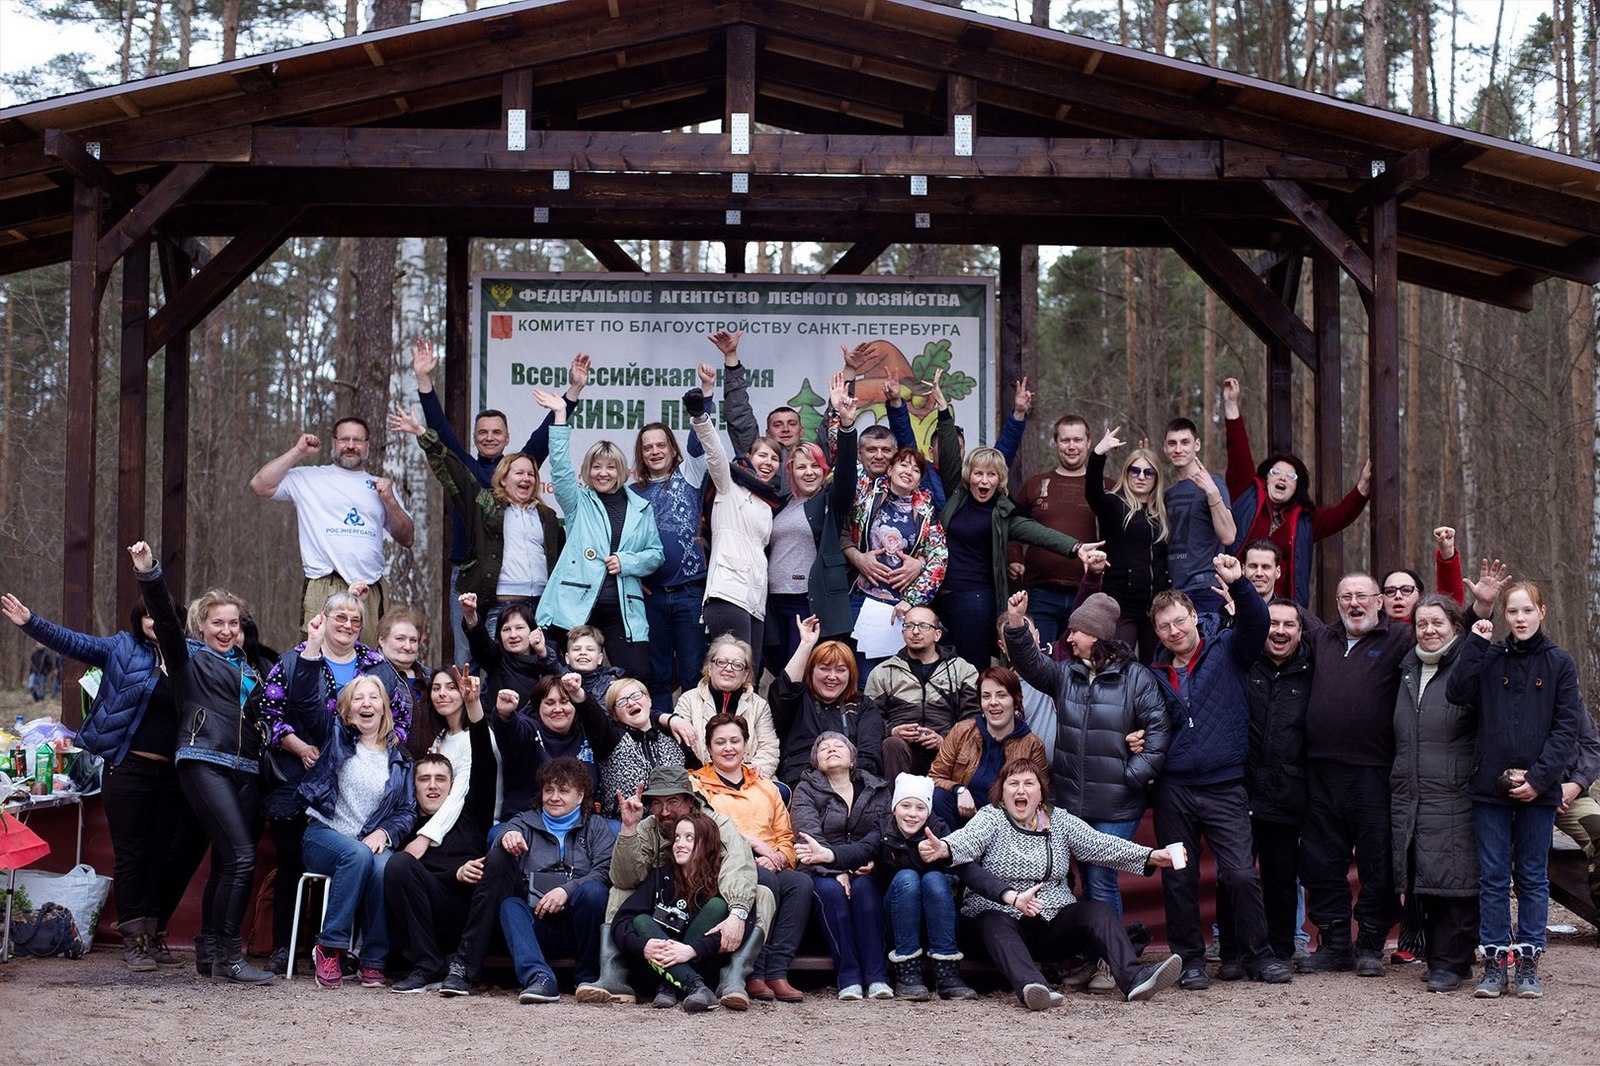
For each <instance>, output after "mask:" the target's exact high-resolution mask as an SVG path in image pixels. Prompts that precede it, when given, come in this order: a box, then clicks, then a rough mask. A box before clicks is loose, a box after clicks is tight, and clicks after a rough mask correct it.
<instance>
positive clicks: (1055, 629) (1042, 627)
mask: <svg viewBox="0 0 1600 1066" xmlns="http://www.w3.org/2000/svg"><path fill="white" fill-rule="evenodd" d="M1077 595H1078V590H1077V589H1069V588H1066V587H1064V586H1061V585H1036V586H1034V587H1033V588H1031V589H1029V590H1028V617H1029V618H1031V619H1033V625H1034V628H1035V629H1037V630H1038V631H1039V643H1041V644H1054V643H1055V642H1056V638H1057V637H1059V636H1061V635H1063V634H1064V633H1066V631H1067V619H1068V618H1070V617H1071V616H1072V601H1073V600H1075V599H1076V598H1077Z"/></svg>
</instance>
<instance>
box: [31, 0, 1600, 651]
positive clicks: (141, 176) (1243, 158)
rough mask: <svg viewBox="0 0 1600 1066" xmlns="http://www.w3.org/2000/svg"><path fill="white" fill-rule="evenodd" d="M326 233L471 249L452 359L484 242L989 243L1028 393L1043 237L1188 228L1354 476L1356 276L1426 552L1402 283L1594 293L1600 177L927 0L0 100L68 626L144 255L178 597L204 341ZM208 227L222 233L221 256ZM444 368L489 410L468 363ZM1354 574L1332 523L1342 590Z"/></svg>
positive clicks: (1329, 449)
mask: <svg viewBox="0 0 1600 1066" xmlns="http://www.w3.org/2000/svg"><path fill="white" fill-rule="evenodd" d="M718 121H720V123H721V131H720V132H716V133H698V132H688V133H686V132H682V130H683V128H685V127H693V126H695V125H697V124H704V123H715V122H718ZM763 130H781V131H784V132H762V131H763ZM295 235H324V236H344V235H350V236H370V235H389V236H406V235H416V236H442V237H444V238H446V242H447V249H448V256H447V261H448V266H447V270H448V275H449V276H448V292H449V299H448V306H447V349H448V351H449V352H450V353H451V354H455V353H458V352H459V353H464V352H465V351H466V347H467V336H468V311H467V297H468V262H469V259H468V246H469V242H470V241H471V239H472V238H473V237H476V236H493V237H550V238H567V239H575V240H579V241H581V242H582V243H583V244H584V245H585V246H586V247H587V248H588V249H589V250H590V251H591V252H592V253H593V254H594V255H595V257H596V258H597V259H598V260H599V262H600V263H601V264H602V265H603V266H604V267H605V268H606V269H608V270H613V271H639V270H640V269H641V268H640V266H639V264H638V263H636V262H635V261H634V260H633V259H632V257H630V256H629V254H628V253H627V252H626V251H625V250H624V249H623V248H622V246H621V245H620V244H619V243H618V241H620V240H625V239H673V238H694V239H710V240H719V241H721V242H723V243H724V245H725V247H726V250H727V262H728V263H729V264H730V269H735V270H736V269H739V268H740V265H741V264H742V263H743V262H744V261H745V250H746V246H747V242H749V241H752V240H764V241H777V240H796V241H845V242H853V243H852V246H851V247H850V249H849V251H848V252H846V253H845V254H844V255H843V256H842V257H841V258H840V259H839V261H838V262H837V263H835V264H834V265H833V267H832V268H831V271H830V272H832V273H857V272H860V271H862V270H864V269H866V268H868V267H869V266H870V265H871V264H872V263H873V261H874V260H875V259H876V258H877V257H878V256H879V255H880V254H882V252H883V251H884V250H885V249H886V248H887V247H888V246H889V245H891V244H893V243H919V242H936V243H987V244H995V245H998V247H999V250H1000V262H1001V268H1000V289H999V292H1000V301H1001V313H1000V324H1001V325H1000V348H1001V362H1000V367H1001V373H1002V375H1003V377H1004V378H1005V379H1006V380H1009V379H1011V378H1013V377H1014V376H1016V375H1017V373H1018V372H1019V367H1020V361H1021V357H1022V353H1021V337H1020V330H1021V306H1022V303H1021V299H1022V290H1021V287H1020V285H1019V281H1020V275H1021V262H1022V255H1021V248H1022V246H1023V244H1025V243H1032V244H1063V245H1097V246H1105V245H1109V246H1153V247H1171V248H1174V249H1176V250H1177V252H1178V253H1179V254H1180V255H1181V256H1182V257H1183V258H1184V259H1185V260H1186V261H1187V262H1188V263H1189V264H1190V266H1192V267H1193V268H1194V269H1195V270H1196V271H1197V272H1198V273H1199V275H1200V276H1201V277H1202V278H1203V279H1204V280H1205V281H1206V283H1207V284H1208V285H1210V286H1211V287H1212V288H1213V289H1214V290H1215V291H1216V292H1217V293H1218V294H1219V296H1220V297H1221V298H1222V299H1223V300H1225V301H1226V302H1227V304H1228V305H1229V306H1230V307H1231V308H1232V309H1233V310H1234V312H1235V313H1236V314H1238V315H1239V317H1240V318H1241V319H1242V320H1243V321H1244V322H1245V323H1246V324H1247V325H1248V326H1249V327H1250V328H1251V329H1252V330H1253V331H1254V332H1255V333H1256V334H1257V335H1258V336H1259V337H1260V338H1261V339H1262V340H1263V342H1264V343H1265V344H1266V347H1267V361H1268V365H1269V374H1268V379H1269V382H1270V385H1269V389H1268V403H1269V419H1268V423H1269V427H1270V438H1271V446H1272V447H1274V448H1279V447H1285V446H1287V443H1288V440H1289V429H1290V410H1291V404H1290V399H1291V397H1290V382H1291V373H1290V370H1291V360H1292V359H1296V358H1297V359H1300V360H1301V361H1302V362H1304V363H1305V364H1306V366H1308V367H1309V368H1310V369H1311V371H1312V372H1313V374H1314V375H1315V381H1316V412H1317V426H1316V441H1317V444H1316V464H1315V465H1316V470H1317V473H1318V478H1319V485H1318V491H1319V493H1320V494H1321V496H1322V497H1323V498H1336V497H1338V496H1339V495H1341V494H1342V492H1343V487H1344V480H1343V471H1342V469H1341V462H1340V444H1341V437H1342V435H1343V432H1344V427H1343V417H1342V411H1341V405H1340V395H1341V382H1340V345H1341V343H1342V339H1341V337H1340V316H1339V299H1340V297H1339V289H1340V275H1341V273H1342V274H1344V275H1348V277H1349V278H1350V279H1351V281H1353V283H1354V286H1355V288H1356V289H1357V291H1359V293H1360V296H1361V299H1362V300H1363V302H1364V304H1365V307H1366V317H1367V322H1368V331H1369V336H1368V338H1367V343H1368V345H1369V350H1370V364H1369V365H1370V375H1371V381H1370V395H1371V404H1370V426H1369V427H1368V430H1367V432H1368V435H1369V438H1370V445H1371V450H1372V454H1373V457H1374V460H1375V467H1376V475H1375V479H1374V482H1375V483H1374V495H1373V502H1372V523H1371V530H1372V546H1373V555H1374V558H1375V559H1378V560H1390V561H1397V560H1398V558H1399V556H1398V549H1399V532H1400V526H1399V513H1400V499H1399V489H1400V480H1399V474H1400V464H1401V456H1400V454H1399V441H1400V437H1399V392H1398V353H1397V348H1398V336H1397V332H1398V331H1397V293H1396V289H1397V283H1398V282H1399V281H1401V280H1404V281H1407V282H1411V283H1414V284H1417V285H1421V286H1426V287H1429V288H1433V289H1437V290H1441V291H1444V292H1449V293H1457V294H1461V295H1464V296H1468V297H1472V298H1474V299H1477V300H1482V301H1486V302H1488V303H1492V304H1496V305H1499V306H1504V307H1511V308H1517V309H1520V310H1527V309H1528V308H1530V307H1531V306H1532V300H1533V288H1534V286H1535V285H1537V284H1538V283H1540V282H1541V281H1543V280H1545V279H1546V278H1551V277H1555V278H1564V279H1570V280H1574V281H1580V282H1584V283H1586V284H1593V283H1595V282H1597V281H1600V166H1596V165H1595V164H1593V163H1589V162H1586V161H1583V160H1579V159H1574V158H1571V157H1567V156H1562V155H1558V154H1555V153H1552V152H1547V151H1543V150H1539V149H1535V148H1530V147H1527V146H1524V145H1519V144H1514V143H1511V142H1508V141H1503V140H1498V139H1495V138H1492V137H1485V136H1481V135H1479V134H1476V133H1472V132H1469V131H1466V130H1461V129H1456V128H1453V127H1449V126H1444V125H1440V124H1438V123H1433V122H1426V121H1422V120H1419V119H1415V118H1411V117H1408V116H1405V115H1401V114H1397V113H1393V112H1389V111H1383V110H1378V109H1374V108H1369V107H1363V106H1359V105H1356V104H1351V103H1348V102H1345V101H1341V100H1335V99H1330V98H1327V97H1323V96H1318V95H1315V94H1312V93H1308V92H1302V91H1299V90H1296V89H1293V88H1289V87H1286V86H1282V85H1278V84H1274V83H1271V82H1266V81H1260V80H1257V79H1253V78H1248V77H1243V76H1240V75H1237V74H1231V73H1228V72H1226V71H1221V70H1215V69H1212V68H1208V67H1204V66H1199V65H1195V64H1192V63H1186V62H1179V61H1176V60H1172V59H1168V58H1164V57H1161V56H1156V55H1150V54H1147V53H1144V52H1138V51H1134V50H1130V49H1127V48H1121V47H1117V46H1114V45H1108V44H1103V43H1101V42H1098V41H1094V40H1089V39H1086V38H1082V37H1074V36H1071V35H1068V34H1063V33H1059V32H1055V31H1051V30H1045V29H1038V28H1034V27H1030V26H1025V25H1019V24H1017V23H1013V22H1008V21H1004V20H999V19H994V18H988V17H983V16H979V15H973V14H970V13H967V12H964V11H960V10H956V9H951V8H948V7H943V6H937V5H934V4H929V3H923V2H920V0H528V2H524V3H516V4H512V5H509V6H505V7H497V8H492V9H489V10H485V11H479V12H475V13H470V14H465V15H460V16H456V17H453V18H447V19H442V20H438V21H434V22H429V23H425V24H419V25H413V26H407V27H402V28H398V29H393V30H387V31H382V32H374V33H368V34H364V35H361V36H358V37H353V38H345V39H340V40H336V41H330V42H328V43H326V44H319V45H312V46H308V47H304V48H297V49H293V50H289V51H283V52H276V53H272V54H269V55H261V56H253V57H250V58H246V59H240V60H237V61H234V62H230V63H224V64H219V65H215V66H209V67H204V68H199V69H193V70H188V71H184V72H181V73H177V74H171V75H167V76H163V77H158V78H152V79H149V80H145V81H139V82H133V83H130V84H125V85H118V86H114V87H110V88H105V89H97V90H93V91H89V92H82V93H76V94H73V95H70V96H65V97H60V98H56V99H50V100H43V101H38V102H35V103H29V104H24V105H21V106H18V107H12V108H8V109H4V110H0V273H6V272H12V271H18V270H24V269H28V268H30V267H37V266H42V265H45V264H50V263H57V262H61V261H63V260H70V261H71V264H72V267H71V319H70V330H69V400H70V405H71V411H70V416H69V427H70V428H69V433H68V436H67V471H68V474H67V485H68V486H70V487H71V488H70V491H69V492H68V493H67V497H66V521H65V552H64V559H65V566H64V575H63V586H64V607H65V618H64V620H65V622H66V624H67V625H69V626H72V627H74V628H78V629H83V628H86V626H87V622H88V618H89V606H90V604H91V602H92V601H93V595H94V588H93V569H92V565H91V563H92V554H93V553H92V547H93V545H94V542H95V538H96V536H97V532H96V530H95V528H94V518H93V516H94V505H95V493H96V486H95V484H94V480H93V478H92V477H91V476H90V473H89V472H90V471H92V470H93V469H94V458H95V456H94V452H95V434H94V432H93V427H94V426H95V424H96V422H97V420H98V418H99V411H98V409H97V401H96V396H97V388H96V384H97V382H96V378H97V368H98V366H99V352H98V350H97V348H98V345H99V337H100V314H101V307H102V302H103V300H102V298H103V295H104V290H105V288H106V286H107V284H108V281H109V279H110V276H111V272H112V269H113V267H115V266H116V265H117V264H118V263H119V262H120V263H122V264H123V271H122V303H121V321H122V331H121V342H120V343H121V401H120V410H119V416H120V420H121V421H120V440H121V459H120V471H121V473H120V477H119V481H118V485H117V502H118V507H117V513H118V529H117V531H116V536H117V537H118V538H119V542H121V543H128V542H130V541H131V540H133V539H135V538H136V537H137V536H138V535H139V533H140V532H141V531H142V530H144V529H145V528H146V526H145V513H146V509H147V501H146V499H145V491H144V477H143V472H144V469H145V462H146V456H145V440H146V422H147V412H148V395H147V383H148V373H147V366H148V361H149V360H150V359H151V358H152V357H154V356H155V355H156V354H157V353H163V357H164V358H165V360H166V375H165V410H166V412H167V419H166V427H165V435H164V441H163V448H162V452H163V454H162V464H163V470H164V476H163V481H162V485H163V488H162V500H161V520H162V521H161V547H162V553H163V562H164V564H165V565H166V567H167V568H168V569H169V570H171V571H174V572H176V574H177V578H178V581H179V582H180V584H181V583H182V581H183V576H184V556H185V533H184V531H185V527H186V506H187V504H186V500H185V484H184V482H185V467H186V463H187V432H186V431H187V412H188V406H187V403H188V362H189V336H190V333H191V331H192V330H193V329H194V328H195V326H196V325H197V324H198V323H199V322H200V321H201V320H202V319H203V318H204V317H205V316H206V314H207V313H208V312H209V311H211V310H212V309H213V308H215V307H216V306H217V305H218V304H219V303H220V302H221V301H222V300H224V299H225V298H226V297H227V295H228V294H229V293H230V292H231V291H233V289H234V288H236V287H237V286H238V285H239V284H240V283H241V282H243V281H244V280H245V279H246V278H247V277H248V276H249V275H250V274H251V272H252V271H253V270H254V269H256V267H258V266H259V265H260V264H262V263H263V262H264V261H265V260H266V259H267V258H268V257H269V256H271V255H272V254H273V251H274V250H275V249H276V248H277V247H278V246H279V244H280V242H282V241H283V240H284V239H285V238H287V237H290V236H295ZM200 236H205V237H225V238H228V243H227V244H226V245H225V246H224V247H223V248H222V249H221V250H220V251H219V252H218V253H217V254H215V255H209V256H208V255H206V254H205V253H204V251H203V248H202V246H201V245H200V244H199V243H198V242H197V241H196V240H195V238H196V237H200ZM1237 249H1247V250H1249V252H1248V253H1246V254H1245V255H1243V256H1242V255H1241V254H1240V252H1238V251H1236V250H1237ZM152 250H154V252H155V253H156V262H157V263H158V264H159V271H160V277H161V281H162V285H161V291H162V292H163V293H164V300H163V302H162V303H161V305H160V306H159V307H158V308H155V309H154V310H152V308H151V306H150V298H149V291H150V289H151V284H150V281H151V278H150V272H151V269H152V257H151V252H152ZM1307 262H1309V264H1310V270H1311V277H1312V281H1313V285H1312V291H1313V293H1314V296H1313V301H1312V302H1313V306H1312V307H1311V308H1309V309H1307V310H1308V312H1309V313H1302V312H1301V311H1299V310H1297V308H1296V306H1295V303H1296V297H1297V294H1298V292H1299V290H1300V283H1299V282H1300V276H1301V271H1302V269H1303V268H1304V264H1305V263H1307ZM446 366H447V367H448V368H450V369H449V372H448V375H447V381H446V397H447V404H448V407H449V409H450V411H451V414H452V417H453V418H455V419H456V420H457V424H460V423H461V422H462V421H464V420H465V418H466V415H467V411H466V402H467V395H466V381H465V380H464V374H463V373H462V371H464V368H465V366H466V359H465V358H456V359H450V360H448V361H447V363H446ZM1342 565H1343V560H1342V554H1341V551H1340V549H1339V547H1338V546H1337V541H1336V540H1335V541H1330V542H1328V543H1327V544H1326V545H1325V547H1324V549H1323V552H1322V576H1323V582H1322V584H1323V586H1324V588H1330V587H1331V585H1332V582H1331V581H1330V580H1329V578H1330V576H1332V575H1336V574H1337V573H1338V572H1339V571H1340V569H1341V568H1342ZM121 569H122V570H124V571H125V568H121ZM124 580H125V582H126V587H123V588H121V589H120V590H119V591H120V593H121V595H122V597H124V598H128V599H131V598H132V595H133V588H132V584H131V577H125V579H124Z"/></svg>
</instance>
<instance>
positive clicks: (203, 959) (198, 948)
mask: <svg viewBox="0 0 1600 1066" xmlns="http://www.w3.org/2000/svg"><path fill="white" fill-rule="evenodd" d="M215 939H216V938H215V937H213V936H212V935H211V934H210V933H200V934H198V935H197V936H196V937H195V938H194V972H195V973H197V974H199V975H200V976H201V977H210V976H211V956H212V949H213V945H214V942H215Z"/></svg>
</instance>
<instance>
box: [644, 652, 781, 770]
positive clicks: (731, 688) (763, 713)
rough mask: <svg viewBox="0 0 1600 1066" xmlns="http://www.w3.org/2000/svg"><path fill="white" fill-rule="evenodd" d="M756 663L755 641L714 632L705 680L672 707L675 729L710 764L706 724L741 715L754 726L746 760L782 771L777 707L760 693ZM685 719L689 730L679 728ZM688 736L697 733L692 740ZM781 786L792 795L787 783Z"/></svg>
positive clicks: (703, 762)
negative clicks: (774, 718) (716, 718)
mask: <svg viewBox="0 0 1600 1066" xmlns="http://www.w3.org/2000/svg"><path fill="white" fill-rule="evenodd" d="M754 663H755V659H754V658H753V657H752V656H751V654H750V645H748V644H746V643H745V642H744V641H742V640H740V639H738V638H737V637H731V636H729V635H728V634H726V633H724V634H723V635H722V636H720V637H713V638H712V640H711V648H710V650H709V651H707V652H706V665H705V670H704V671H703V672H702V674H701V678H700V683H699V684H698V685H696V686H695V687H694V688H686V689H684V690H683V695H681V696H679V697H678V702H677V705H676V706H674V707H673V708H672V726H673V730H672V734H673V736H675V737H677V738H678V739H679V740H680V741H681V742H682V743H683V744H684V746H685V747H691V746H692V747H693V750H694V755H695V758H697V759H699V760H700V764H701V765H702V766H708V765H710V763H711V752H710V750H709V749H707V747H706V723H707V722H709V721H711V719H712V716H714V715H718V714H732V715H737V716H738V717H740V718H743V719H744V720H745V724H746V725H747V726H749V727H750V739H749V741H748V742H747V743H746V744H745V749H744V761H745V764H746V765H748V766H749V767H751V768H752V769H753V770H755V771H756V772H757V773H759V774H760V775H761V776H762V777H772V776H773V775H774V774H776V773H777V772H778V758H779V754H780V753H779V751H778V729H777V727H776V726H775V725H773V722H772V707H771V706H770V705H769V704H768V703H767V701H766V700H764V699H762V698H761V697H760V696H759V695H757V694H756V690H755V677H754V670H755V666H754ZM680 723H681V724H682V725H687V726H688V729H680V728H679V727H680ZM686 735H688V736H692V745H691V741H690V740H688V739H685V737H686ZM778 788H779V791H781V792H783V793H784V799H785V800H787V799H788V789H787V787H786V786H783V785H779V786H778Z"/></svg>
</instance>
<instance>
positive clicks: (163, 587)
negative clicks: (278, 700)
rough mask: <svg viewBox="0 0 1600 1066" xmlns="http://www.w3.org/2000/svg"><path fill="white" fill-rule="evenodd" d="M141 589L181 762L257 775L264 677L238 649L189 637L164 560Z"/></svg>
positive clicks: (143, 580) (145, 578)
mask: <svg viewBox="0 0 1600 1066" xmlns="http://www.w3.org/2000/svg"><path fill="white" fill-rule="evenodd" d="M139 589H140V591H141V592H142V593H143V594H144V603H145V607H146V608H147V609H148V610H149V611H150V619H151V621H152V622H153V623H154V624H155V630H156V643H157V644H159V645H160V647H161V656H162V659H163V660H165V662H166V664H167V674H168V676H169V677H170V678H171V679H172V687H173V694H174V696H175V698H176V700H177V703H178V751H177V761H178V762H183V761H185V760H197V761H201V762H209V763H214V764H216V765H218V766H223V767H227V768H229V769H233V770H242V771H244V772H246V773H252V774H253V773H256V772H257V771H258V770H259V769H260V765H261V764H260V759H261V749H262V739H261V727H260V718H259V714H258V710H259V708H260V704H261V697H262V693H263V685H262V682H261V676H260V675H259V674H257V673H256V671H255V668H254V667H252V666H251V665H250V664H249V663H248V662H246V661H245V658H244V654H243V652H241V651H240V650H239V649H237V648H235V649H234V650H233V651H232V652H230V653H229V654H227V655H223V654H221V653H219V652H216V651H213V650H212V649H211V648H209V647H207V646H206V645H204V644H202V643H201V642H199V641H197V640H189V639H187V638H186V637H185V636H184V633H183V622H182V621H181V620H180V619H179V617H178V609H177V607H176V605H175V604H174V603H173V602H172V593H171V591H170V590H169V589H168V588H167V584H166V582H165V581H163V580H162V579H161V564H159V563H157V564H156V567H155V569H153V570H151V571H150V572H149V573H147V574H140V575H139Z"/></svg>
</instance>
